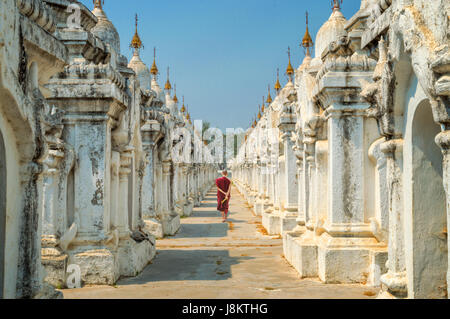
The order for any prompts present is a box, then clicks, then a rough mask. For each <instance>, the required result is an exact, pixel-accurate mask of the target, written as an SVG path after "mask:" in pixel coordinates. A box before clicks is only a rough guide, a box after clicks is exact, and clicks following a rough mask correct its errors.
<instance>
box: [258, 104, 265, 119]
mask: <svg viewBox="0 0 450 319" xmlns="http://www.w3.org/2000/svg"><path fill="white" fill-rule="evenodd" d="M263 105H264V104H263ZM263 107H264V106H263ZM261 117H262V115H261V105H259V106H258V120H260V119H261Z"/></svg>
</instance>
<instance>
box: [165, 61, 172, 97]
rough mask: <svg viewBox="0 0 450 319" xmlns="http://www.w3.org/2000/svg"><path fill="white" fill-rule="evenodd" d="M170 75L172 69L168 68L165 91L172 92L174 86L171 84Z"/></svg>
mask: <svg viewBox="0 0 450 319" xmlns="http://www.w3.org/2000/svg"><path fill="white" fill-rule="evenodd" d="M169 73H170V68H169V67H167V81H166V85H165V86H164V89H166V90H167V91H169V92H170V90H172V84H170V80H169Z"/></svg>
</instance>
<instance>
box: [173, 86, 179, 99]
mask: <svg viewBox="0 0 450 319" xmlns="http://www.w3.org/2000/svg"><path fill="white" fill-rule="evenodd" d="M174 89H175V95H174V96H173V101H174V102H175V103H178V98H177V85H176V84H174Z"/></svg>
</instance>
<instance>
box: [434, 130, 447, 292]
mask: <svg viewBox="0 0 450 319" xmlns="http://www.w3.org/2000/svg"><path fill="white" fill-rule="evenodd" d="M436 143H437V144H438V145H439V146H440V147H441V149H442V155H443V159H442V160H443V163H442V171H443V172H442V177H443V181H444V189H445V195H446V198H447V228H446V229H444V234H443V235H444V236H446V237H447V247H450V237H449V236H448V227H449V225H450V130H446V131H443V132H441V133H440V134H438V135H437V136H436ZM447 296H450V254H448V270H447Z"/></svg>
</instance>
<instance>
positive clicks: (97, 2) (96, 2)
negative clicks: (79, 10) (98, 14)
mask: <svg viewBox="0 0 450 319" xmlns="http://www.w3.org/2000/svg"><path fill="white" fill-rule="evenodd" d="M92 1H93V2H94V8H98V9H102V5H104V4H105V0H92Z"/></svg>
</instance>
